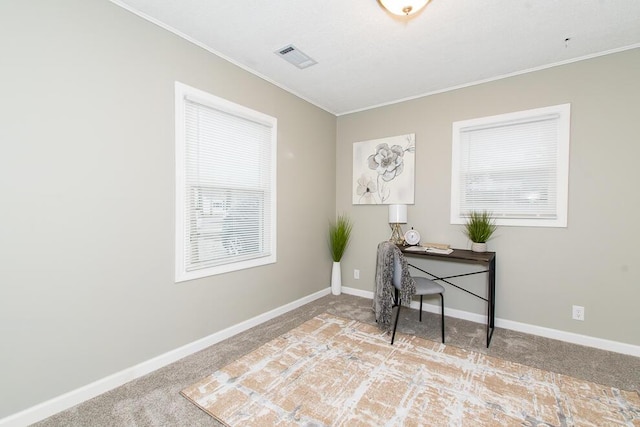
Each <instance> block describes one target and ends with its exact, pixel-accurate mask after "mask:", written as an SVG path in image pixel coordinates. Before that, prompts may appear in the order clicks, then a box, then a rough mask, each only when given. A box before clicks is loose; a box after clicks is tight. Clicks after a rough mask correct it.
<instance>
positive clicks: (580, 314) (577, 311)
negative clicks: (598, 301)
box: [573, 305, 584, 320]
mask: <svg viewBox="0 0 640 427" xmlns="http://www.w3.org/2000/svg"><path fill="white" fill-rule="evenodd" d="M573 320H584V307H583V306H581V305H574V306H573Z"/></svg>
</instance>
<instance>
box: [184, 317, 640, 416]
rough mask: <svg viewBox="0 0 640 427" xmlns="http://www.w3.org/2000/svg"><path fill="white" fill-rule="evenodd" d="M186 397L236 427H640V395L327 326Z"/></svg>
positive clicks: (251, 359)
mask: <svg viewBox="0 0 640 427" xmlns="http://www.w3.org/2000/svg"><path fill="white" fill-rule="evenodd" d="M182 394H183V395H184V396H185V397H187V398H188V399H189V400H191V401H192V402H193V403H195V404H196V405H197V406H199V407H200V408H201V409H203V410H204V411H206V412H207V413H209V414H210V415H211V416H212V417H214V418H216V419H217V420H218V421H220V422H221V423H222V424H224V425H227V426H234V427H236V426H261V427H262V426H350V427H351V426H536V427H539V426H635V427H638V426H640V395H639V394H638V392H636V391H623V390H618V389H616V388H612V387H606V386H602V385H598V384H594V383H591V382H587V381H582V380H578V379H576V378H572V377H569V376H566V375H560V374H556V373H552V372H547V371H543V370H540V369H536V368H531V367H528V366H524V365H521V364H517V363H512V362H508V361H505V360H501V359H498V358H495V357H490V356H486V355H483V354H480V353H476V352H472V351H466V350H463V349H460V348H456V347H453V346H447V345H443V344H440V343H435V342H432V341H428V340H425V339H422V338H418V337H415V336H411V335H403V334H399V335H397V336H396V341H395V343H394V345H393V346H391V345H389V336H388V335H387V334H385V333H383V332H381V331H380V330H379V329H378V328H377V327H376V326H375V325H368V324H364V323H361V322H358V321H355V320H349V319H343V318H339V317H334V316H331V315H329V314H323V315H320V316H317V317H315V318H313V319H311V320H309V321H307V322H305V323H304V324H302V325H301V326H299V327H297V328H295V329H293V330H291V331H290V332H288V333H286V334H284V335H282V336H280V337H278V338H276V339H274V340H272V341H270V342H269V343H267V344H265V345H263V346H262V347H260V348H258V349H257V350H255V351H253V352H251V353H249V354H247V355H246V356H244V357H242V358H240V359H238V360H237V361H235V362H233V363H231V364H229V365H227V366H226V367H224V368H223V369H220V370H219V371H217V372H215V373H213V374H212V375H210V376H208V377H206V378H204V379H203V380H202V381H200V382H198V383H196V384H194V385H192V386H190V387H188V388H186V389H185V390H183V391H182Z"/></svg>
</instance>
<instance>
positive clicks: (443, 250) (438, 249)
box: [404, 245, 453, 255]
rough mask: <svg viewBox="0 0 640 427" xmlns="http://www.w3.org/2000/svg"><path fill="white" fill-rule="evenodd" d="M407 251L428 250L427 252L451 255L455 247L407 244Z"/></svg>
mask: <svg viewBox="0 0 640 427" xmlns="http://www.w3.org/2000/svg"><path fill="white" fill-rule="evenodd" d="M404 250H405V251H410V252H426V253H432V254H443V255H449V254H450V253H451V252H453V249H451V248H444V247H435V246H422V245H421V246H406V247H405V248H404Z"/></svg>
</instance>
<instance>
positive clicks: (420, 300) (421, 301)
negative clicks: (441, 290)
mask: <svg viewBox="0 0 640 427" xmlns="http://www.w3.org/2000/svg"><path fill="white" fill-rule="evenodd" d="M420 321H421V322H422V295H420Z"/></svg>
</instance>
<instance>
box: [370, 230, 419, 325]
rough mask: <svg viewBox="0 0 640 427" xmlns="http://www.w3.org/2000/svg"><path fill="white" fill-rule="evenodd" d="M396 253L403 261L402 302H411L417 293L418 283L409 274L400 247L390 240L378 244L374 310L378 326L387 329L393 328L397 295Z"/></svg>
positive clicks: (406, 303)
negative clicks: (392, 318)
mask: <svg viewBox="0 0 640 427" xmlns="http://www.w3.org/2000/svg"><path fill="white" fill-rule="evenodd" d="M394 254H396V255H398V256H399V257H400V260H401V263H402V282H401V289H400V303H401V304H403V305H409V304H411V299H412V298H413V295H414V294H415V293H416V284H415V282H414V281H413V278H412V277H411V275H410V274H409V269H408V268H407V261H406V260H405V258H404V256H403V255H402V252H400V249H399V248H398V247H397V246H396V245H394V244H393V243H390V242H382V243H380V244H378V261H377V263H376V286H375V289H374V290H373V311H375V314H376V322H378V327H379V328H381V329H383V330H385V331H390V330H391V314H392V310H393V302H394V295H395V287H394V285H393V269H394V263H393V257H394Z"/></svg>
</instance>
